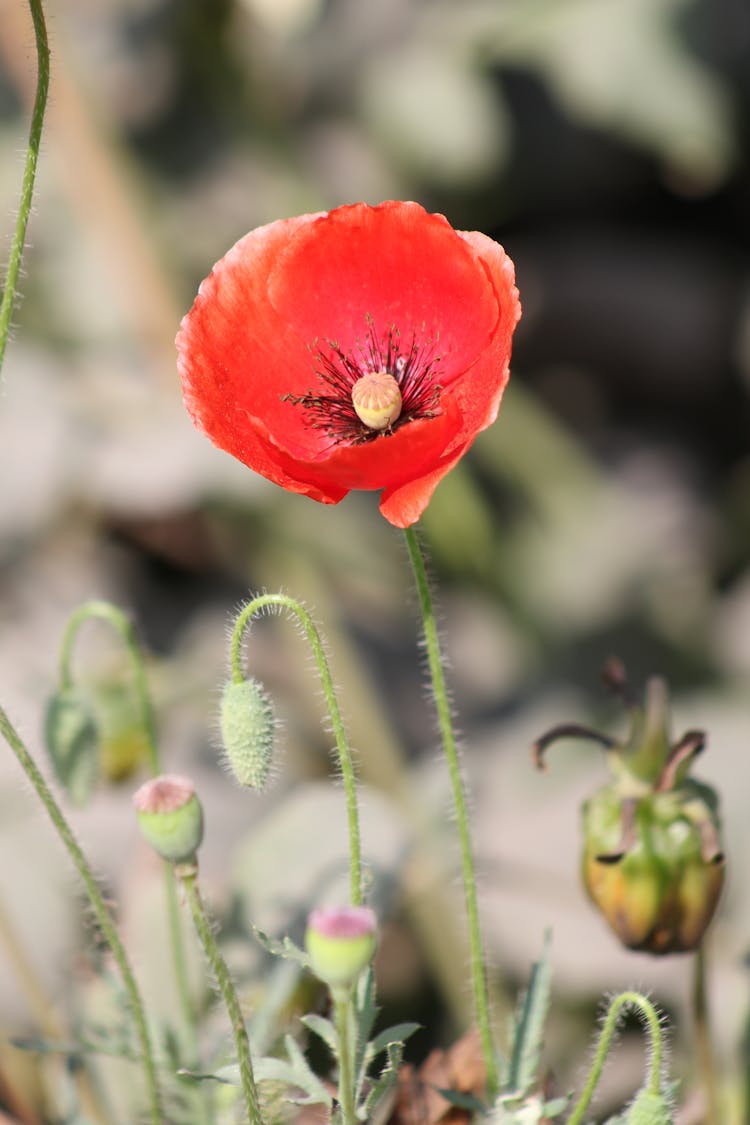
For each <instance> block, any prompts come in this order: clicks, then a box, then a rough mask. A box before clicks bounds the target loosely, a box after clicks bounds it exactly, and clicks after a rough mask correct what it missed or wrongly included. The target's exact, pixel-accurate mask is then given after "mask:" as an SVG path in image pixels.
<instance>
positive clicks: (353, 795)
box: [229, 594, 362, 906]
mask: <svg viewBox="0 0 750 1125" xmlns="http://www.w3.org/2000/svg"><path fill="white" fill-rule="evenodd" d="M268 607H278V608H280V609H285V610H286V611H287V612H288V613H292V614H294V616H295V617H296V618H297V620H298V621H299V623H300V625H301V626H302V629H303V631H304V634H305V636H306V637H307V639H308V641H309V643H310V647H311V648H312V652H313V656H314V657H315V663H316V664H317V666H318V674H319V675H320V681H321V684H322V687H323V694H324V695H325V698H326V704H327V705H328V715H329V717H330V720H331V728H332V730H333V735H334V738H335V740H336V751H337V753H338V760H339V768H340V769H341V778H342V781H343V783H344V794H345V798H346V811H347V817H348V821H349V883H350V893H351V900H352V905H353V906H361V905H362V852H361V844H360V831H359V809H358V806H357V787H356V777H355V774H354V764H353V762H352V752H351V747H350V746H349V739H348V738H347V735H346V731H345V729H344V722H343V719H342V717H341V711H340V709H339V704H338V700H337V698H336V692H335V690H334V686H333V678H332V676H331V670H330V668H329V666H328V659H327V657H326V654H325V648H324V646H323V640H322V638H321V636H320V633H319V631H318V628H317V626H316V624H315V622H314V621H313V619H312V617H311V616H310V614H309V613H308V612H307V610H306V609H305V607H304V606H303V605H301V604H300V603H299V602H298V601H296V600H295V599H294V598H290V597H288V595H286V594H259V595H258V597H256V598H253V599H252V601H250V602H248V603H247V605H246V606H245V607H244V608H243V609H242V611H241V612H240V614H239V616H238V617H237V620H236V621H235V623H234V628H233V629H232V636H231V639H230V642H229V666H230V672H231V675H232V679H233V680H234V682H235V683H241V682H242V680H243V679H244V672H243V668H242V639H243V636H244V633H245V629H246V628H247V626H248V624H249V623H250V621H251V619H252V618H253V617H254V616H255V615H256V614H258V613H260V612H261V611H262V610H264V609H267V608H268Z"/></svg>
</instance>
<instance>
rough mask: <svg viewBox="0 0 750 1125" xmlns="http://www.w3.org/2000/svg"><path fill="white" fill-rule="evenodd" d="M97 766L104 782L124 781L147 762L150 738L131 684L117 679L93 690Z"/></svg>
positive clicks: (103, 682) (96, 686)
mask: <svg viewBox="0 0 750 1125" xmlns="http://www.w3.org/2000/svg"><path fill="white" fill-rule="evenodd" d="M93 702H94V706H95V707H96V714H97V724H98V727H99V765H100V769H101V772H102V775H103V776H104V778H105V779H106V780H107V781H112V782H119V781H125V780H126V779H127V778H129V777H131V776H132V774H134V773H135V772H136V770H138V769H139V767H140V766H141V765H142V764H143V763H144V762H145V761H146V760H147V759H148V757H149V751H150V737H149V732H148V730H147V729H146V725H145V722H144V716H143V709H142V706H141V704H140V702H139V699H138V696H137V694H136V692H135V691H134V690H133V686H132V684H130V683H128V682H127V681H125V680H123V679H120V678H117V679H110V680H103V681H100V682H98V683H96V684H95V685H94V686H93Z"/></svg>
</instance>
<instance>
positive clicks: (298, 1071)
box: [284, 1035, 333, 1106]
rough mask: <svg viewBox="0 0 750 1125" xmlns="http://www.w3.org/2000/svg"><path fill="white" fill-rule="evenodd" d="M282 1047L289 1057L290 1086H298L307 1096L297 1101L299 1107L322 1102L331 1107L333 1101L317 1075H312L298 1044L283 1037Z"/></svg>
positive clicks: (288, 1036) (287, 1037)
mask: <svg viewBox="0 0 750 1125" xmlns="http://www.w3.org/2000/svg"><path fill="white" fill-rule="evenodd" d="M284 1046H285V1047H286V1053H287V1055H288V1056H289V1063H290V1073H291V1075H292V1084H293V1085H295V1086H299V1088H300V1089H301V1090H304V1091H305V1093H306V1094H307V1097H306V1098H301V1099H299V1104H300V1105H306V1104H315V1103H317V1102H323V1103H324V1104H325V1105H327V1106H330V1105H332V1102H333V1099H332V1098H331V1095H330V1094H329V1092H328V1090H327V1089H326V1088H325V1086H324V1085H323V1083H322V1082H321V1080H320V1079H319V1078H318V1076H317V1074H314V1073H313V1071H312V1070H311V1069H310V1065H309V1063H308V1061H307V1059H306V1058H305V1056H304V1055H303V1053H302V1051H301V1050H300V1047H299V1044H298V1043H297V1042H296V1040H295V1039H293V1038H292V1036H291V1035H285V1036H284Z"/></svg>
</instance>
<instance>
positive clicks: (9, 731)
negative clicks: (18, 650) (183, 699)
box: [0, 707, 164, 1125]
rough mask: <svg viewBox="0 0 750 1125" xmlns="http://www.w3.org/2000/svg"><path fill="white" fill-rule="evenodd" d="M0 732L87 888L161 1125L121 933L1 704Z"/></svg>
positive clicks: (146, 1036) (152, 1065) (155, 1121)
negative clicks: (127, 1008)
mask: <svg viewBox="0 0 750 1125" xmlns="http://www.w3.org/2000/svg"><path fill="white" fill-rule="evenodd" d="M0 734H2V736H3V738H4V739H5V741H6V742H7V743H8V745H9V746H10V748H11V750H12V751H13V752H14V754H15V755H16V757H17V759H18V761H19V763H20V765H21V768H22V769H23V771H24V773H25V774H26V776H27V777H28V779H29V781H30V782H31V784H32V785H33V787H34V789H35V790H36V793H37V796H38V797H39V800H40V801H41V802H42V804H43V805H44V807H45V809H46V810H47V813H48V815H49V818H50V820H51V821H52V824H53V825H54V828H55V831H56V832H57V834H58V836H59V837H60V839H61V840H62V842H63V844H64V845H65V847H66V848H67V850H68V854H69V855H70V858H71V860H72V861H73V865H74V866H75V868H76V870H77V872H78V874H79V876H80V878H81V881H82V882H83V885H84V887H85V889H86V894H87V895H88V899H89V902H90V903H91V907H92V910H93V911H94V915H95V917H96V921H97V923H98V925H99V928H100V929H101V932H102V934H103V936H104V939H105V941H106V942H107V945H108V946H109V948H110V950H111V952H112V956H113V957H114V960H115V964H116V965H117V968H118V969H119V971H120V976H121V978H122V983H123V986H124V988H125V993H126V995H127V999H128V1004H129V1006H130V1011H131V1015H132V1018H133V1024H134V1026H135V1031H136V1034H137V1036H138V1040H139V1042H140V1045H141V1055H142V1059H141V1061H142V1063H143V1068H144V1072H145V1076H146V1086H147V1089H148V1096H149V1104H150V1115H151V1122H152V1125H162V1123H163V1121H164V1118H163V1116H162V1109H161V1095H160V1092H159V1082H158V1078H157V1073H156V1062H155V1059H154V1050H153V1046H152V1044H151V1036H150V1033H149V1030H148V1024H147V1022H146V1013H145V1011H144V1007H143V1001H142V999H141V995H140V992H139V991H138V985H137V984H136V982H135V977H134V976H133V971H132V969H131V968H130V962H129V961H128V956H127V953H126V952H125V947H124V946H123V944H122V941H121V940H120V935H119V934H118V932H117V928H116V926H115V924H114V921H113V919H112V915H111V914H110V912H109V910H108V909H107V906H106V904H105V902H104V898H103V896H102V892H101V891H100V890H99V887H98V885H97V882H96V879H95V877H94V874H93V872H92V870H91V867H90V866H89V863H88V860H87V859H86V857H85V855H84V854H83V851H82V850H81V847H80V845H79V844H78V841H77V840H76V838H75V836H74V835H73V832H72V830H71V828H70V826H69V824H68V822H67V820H66V819H65V816H64V814H63V812H62V809H61V808H60V806H59V805H58V804H57V801H56V800H55V798H54V796H53V795H52V791H51V790H50V788H49V786H48V785H47V782H46V781H45V780H44V777H43V776H42V774H41V773H40V771H39V769H38V767H37V765H36V763H35V762H34V759H33V758H32V757H31V754H30V753H29V751H28V750H27V748H26V746H25V745H24V743H23V742H22V740H21V738H20V736H19V735H18V733H17V731H16V730H15V728H14V727H13V725H12V724H11V722H10V720H9V718H8V716H7V715H6V713H5V711H4V710H3V709H2V708H1V707H0Z"/></svg>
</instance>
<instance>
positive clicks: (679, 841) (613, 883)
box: [583, 779, 725, 953]
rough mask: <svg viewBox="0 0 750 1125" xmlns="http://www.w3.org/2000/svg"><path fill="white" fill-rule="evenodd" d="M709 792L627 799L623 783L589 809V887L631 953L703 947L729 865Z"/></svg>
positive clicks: (689, 788)
mask: <svg viewBox="0 0 750 1125" xmlns="http://www.w3.org/2000/svg"><path fill="white" fill-rule="evenodd" d="M705 789H706V787H704V786H701V785H699V784H698V783H697V782H695V781H692V780H690V779H688V780H687V781H685V782H683V784H682V785H681V786H679V788H678V789H676V790H673V791H670V792H665V793H660V792H656V793H647V794H645V795H644V796H642V797H639V798H622V797H621V795H620V793H619V792H618V790H617V786H616V785H615V786H607V787H605V788H604V789H601V790H599V792H598V793H596V794H595V795H594V796H593V797H592V798H591V799H590V800H589V801H587V802H586V803H585V804H584V807H583V834H584V855H583V881H584V885H585V887H586V890H587V891H588V894H589V896H590V898H591V900H592V901H593V902H594V903H595V904H596V906H597V907H598V908H599V910H600V911H601V913H602V914H603V915H604V917H605V918H606V919H607V921H608V922H609V925H610V926H611V927H612V929H613V930H614V932H615V933H616V934H617V936H618V937H619V938H620V940H621V941H622V943H623V945H626V946H627V947H628V948H629V949H638V950H645V951H647V952H649V953H684V952H688V951H690V950H693V949H696V948H697V946H698V945H699V944H700V941H701V939H702V937H703V934H704V933H705V931H706V928H707V926H708V924H709V922H710V921H711V919H712V917H713V915H714V911H715V910H716V905H717V903H718V901H719V896H720V894H721V889H722V886H723V883H724V869H725V865H724V857H723V853H722V852H721V851H720V850H719V847H718V843H714V842H713V841H716V840H717V838H718V823H717V821H716V818H715V815H714V813H713V811H712V806H711V802H710V798H708V797H707V796H706V795H705V794H704V790H705ZM707 845H708V846H707Z"/></svg>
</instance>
